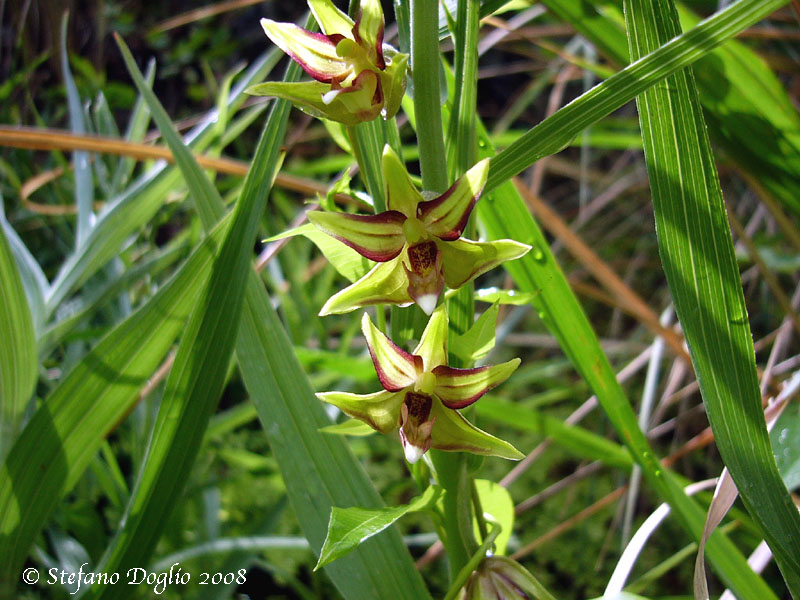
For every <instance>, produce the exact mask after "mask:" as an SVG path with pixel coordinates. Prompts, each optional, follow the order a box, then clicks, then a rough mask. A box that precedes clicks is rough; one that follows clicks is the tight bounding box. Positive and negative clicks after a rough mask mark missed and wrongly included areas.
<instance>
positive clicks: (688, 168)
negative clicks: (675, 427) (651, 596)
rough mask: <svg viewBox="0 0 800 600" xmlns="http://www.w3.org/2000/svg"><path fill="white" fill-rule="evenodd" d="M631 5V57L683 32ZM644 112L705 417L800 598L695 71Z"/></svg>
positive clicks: (645, 100) (660, 229)
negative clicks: (703, 402) (703, 403)
mask: <svg viewBox="0 0 800 600" xmlns="http://www.w3.org/2000/svg"><path fill="white" fill-rule="evenodd" d="M625 8H626V11H625V14H626V19H627V22H628V29H629V32H630V33H629V41H630V47H631V55H632V56H633V57H638V56H643V55H645V54H647V53H648V52H652V51H653V50H655V48H657V47H658V46H659V45H660V44H662V43H664V42H666V41H667V40H670V39H672V38H673V37H674V36H675V35H677V34H678V33H679V32H680V24H679V22H678V14H677V11H676V10H675V7H674V5H672V4H671V3H667V4H664V3H661V4H658V5H656V4H653V3H650V2H643V1H642V0H626V2H625ZM638 106H639V118H640V121H641V128H642V137H643V139H644V148H645V158H646V159H647V167H648V173H649V176H650V186H651V190H652V198H653V207H654V211H655V218H656V231H657V233H658V243H659V251H660V254H661V259H662V263H663V266H664V272H665V274H666V277H667V282H668V283H669V287H670V291H671V292H672V297H673V300H674V302H675V307H676V311H677V313H678V317H679V319H680V322H681V325H682V327H683V330H684V333H685V335H686V339H687V341H688V343H689V349H690V352H691V355H692V363H693V364H694V366H695V370H696V372H697V379H698V381H699V383H700V390H701V392H702V394H703V400H704V401H705V404H706V409H707V413H708V420H709V422H710V423H711V426H712V429H713V431H714V434H715V439H716V443H717V447H718V448H719V451H720V454H721V456H722V458H723V461H724V462H725V464H726V466H727V467H728V469H729V471H730V473H731V475H732V476H733V479H734V481H735V482H736V485H737V487H738V488H739V491H740V493H741V496H742V500H743V502H744V504H745V506H746V507H747V509H748V511H749V512H750V514H751V516H752V517H753V519H754V520H755V521H756V523H757V524H758V525H759V527H760V529H761V531H762V533H763V534H764V536H765V538H766V539H767V541H768V543H769V545H770V548H771V549H772V551H773V554H774V556H775V559H776V561H777V563H778V565H779V566H780V568H781V571H782V572H783V575H784V577H785V579H786V582H787V584H788V586H789V589H790V591H791V592H792V594H793V595H794V596H795V597H800V557H798V554H797V544H796V540H797V539H800V516H799V515H798V513H797V509H796V507H795V506H794V503H793V502H792V500H791V498H790V497H789V493H788V491H787V490H786V487H785V486H784V484H783V481H782V479H781V476H780V473H779V472H778V468H777V465H776V464H775V459H774V457H773V454H772V447H771V445H770V441H769V435H768V433H767V428H766V424H765V421H764V416H763V411H762V408H761V393H760V391H759V386H758V375H757V373H756V364H755V352H754V350H753V339H752V335H751V333H750V329H749V327H748V324H749V323H748V319H747V308H746V306H745V301H744V294H743V292H742V283H741V279H740V277H739V269H738V266H737V263H736V257H735V255H734V250H733V241H732V239H731V234H730V229H729V228H728V222H727V219H726V213H725V205H724V203H723V200H722V191H721V188H720V184H719V179H718V177H717V171H716V167H715V165H714V159H713V155H712V153H711V145H710V143H709V140H708V136H707V134H706V130H705V123H704V121H703V114H702V111H701V107H700V102H699V99H698V97H697V89H696V87H695V84H694V79H693V77H692V73H691V71H682V72H680V73H676V74H675V75H673V76H671V77H670V78H668V79H666V80H665V81H663V82H661V83H658V84H656V85H655V86H653V87H652V88H650V89H649V90H647V91H646V92H645V93H643V94H642V95H641V96H640V97H639V99H638ZM731 585H733V584H732V583H731ZM734 589H735V591H736V592H737V594H738V595H739V597H742V598H744V597H747V595H746V594H745V592H744V590H736V588H734ZM750 597H752V598H757V596H750Z"/></svg>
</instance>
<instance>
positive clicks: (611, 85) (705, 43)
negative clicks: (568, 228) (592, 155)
mask: <svg viewBox="0 0 800 600" xmlns="http://www.w3.org/2000/svg"><path fill="white" fill-rule="evenodd" d="M786 3H787V0H740V1H739V2H735V3H733V4H731V5H730V6H729V7H728V8H726V9H725V10H722V11H720V12H718V13H717V14H715V15H714V16H712V17H710V18H709V19H706V20H705V21H703V22H702V23H700V24H699V25H698V26H697V27H695V28H694V29H691V30H690V31H688V32H686V33H684V34H682V35H680V36H678V37H676V38H675V39H673V40H671V41H670V42H669V43H666V44H664V45H663V46H661V47H659V48H658V50H655V51H654V52H652V53H651V54H648V55H647V56H644V57H643V58H641V59H639V60H637V61H636V62H634V63H632V64H631V65H629V66H628V67H626V68H625V69H623V70H622V71H620V72H618V73H615V74H614V75H612V76H611V77H609V78H608V79H606V80H605V81H604V82H603V83H601V84H599V85H597V86H595V87H594V88H592V89H591V90H589V91H588V92H586V93H585V94H583V95H582V96H581V97H579V98H577V99H576V100H574V101H573V102H571V103H570V104H568V105H567V106H565V107H564V108H562V109H561V110H559V111H558V112H556V113H555V114H554V115H553V116H551V117H550V118H548V119H545V120H544V121H542V122H541V123H540V124H539V125H537V126H536V127H534V128H533V129H531V130H529V131H528V132H527V133H525V134H524V135H522V136H521V137H520V138H519V139H518V140H517V141H516V142H514V143H513V144H511V145H510V146H509V147H508V148H506V149H505V150H503V151H502V152H500V154H498V155H497V156H496V157H495V158H493V159H492V168H491V171H489V179H488V181H487V182H486V188H485V190H484V193H486V192H488V191H491V190H492V189H494V188H495V187H497V186H498V185H500V184H501V183H502V182H503V181H505V180H507V179H508V178H509V177H511V176H513V175H515V174H517V173H519V172H520V171H522V170H523V169H525V168H527V167H529V166H530V165H532V164H533V163H534V162H536V161H537V160H539V159H540V158H542V157H544V156H548V155H550V154H553V153H555V152H558V151H559V150H561V149H562V148H564V146H566V145H567V144H568V143H569V142H570V141H571V140H572V138H574V137H575V136H576V135H577V134H578V133H580V132H581V131H582V130H583V129H585V128H586V127H588V126H589V125H591V124H592V123H594V122H596V121H598V120H600V119H601V118H603V117H605V116H607V115H608V114H610V113H611V112H612V111H614V110H616V109H617V108H619V107H620V106H622V105H623V104H625V103H626V102H629V101H630V100H633V99H634V98H635V97H636V96H637V95H639V94H641V93H642V92H643V91H644V90H646V89H647V88H649V87H650V86H652V85H653V84H654V83H656V82H658V81H661V80H662V79H664V78H665V77H667V76H668V75H671V74H673V73H675V72H677V71H678V70H680V69H682V68H684V67H686V66H688V65H690V64H692V63H693V62H694V61H696V60H697V59H699V58H701V57H702V56H704V55H705V54H706V53H707V52H708V51H709V50H710V49H712V48H714V47H715V46H717V45H718V44H720V43H721V42H723V41H724V40H726V39H728V38H730V37H732V36H734V35H736V34H737V33H739V32H740V31H742V30H743V29H744V28H746V27H748V26H749V25H752V24H753V23H755V22H757V21H759V20H760V19H762V18H764V17H765V16H767V15H768V14H770V13H771V12H773V11H774V10H776V9H778V8H780V7H781V6H783V5H784V4H786Z"/></svg>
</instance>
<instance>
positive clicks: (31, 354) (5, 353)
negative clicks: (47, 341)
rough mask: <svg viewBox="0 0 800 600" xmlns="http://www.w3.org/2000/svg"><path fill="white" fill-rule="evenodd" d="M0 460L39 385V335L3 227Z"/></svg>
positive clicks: (0, 237) (0, 233)
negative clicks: (37, 339)
mask: <svg viewBox="0 0 800 600" xmlns="http://www.w3.org/2000/svg"><path fill="white" fill-rule="evenodd" d="M0 340H2V342H0V460H2V459H3V457H5V455H6V452H7V451H8V449H9V448H10V447H11V444H12V442H13V441H14V438H15V437H16V434H17V431H18V427H19V424H20V419H21V418H22V415H23V413H24V411H25V407H26V406H27V405H28V401H29V400H30V398H31V394H32V393H33V388H34V385H36V375H37V358H36V335H35V333H34V330H33V318H32V317H31V311H30V309H29V308H28V299H27V297H26V296H25V287H24V286H23V285H22V278H21V277H20V274H19V271H18V269H17V261H16V260H15V259H14V254H13V252H12V250H11V245H10V244H9V243H8V240H7V239H6V234H5V231H4V228H3V227H0Z"/></svg>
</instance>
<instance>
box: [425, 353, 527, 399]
mask: <svg viewBox="0 0 800 600" xmlns="http://www.w3.org/2000/svg"><path fill="white" fill-rule="evenodd" d="M519 363H520V359H518V358H515V359H513V360H510V361H508V362H505V363H502V364H499V365H491V366H484V367H475V368H474V369H456V368H453V367H448V366H445V365H440V366H438V367H436V368H435V369H433V374H434V375H436V388H434V390H433V393H434V394H436V396H438V397H439V400H441V401H442V404H444V405H445V406H446V407H447V408H464V407H466V406H469V405H470V404H472V403H473V402H475V401H476V400H477V399H478V398H480V397H481V396H483V395H484V394H485V393H486V392H488V391H489V390H491V389H492V388H494V387H496V386H498V385H500V384H501V383H503V382H504V381H505V380H506V379H508V378H509V377H510V376H511V374H512V373H513V372H514V371H515V370H516V369H517V367H518V366H519Z"/></svg>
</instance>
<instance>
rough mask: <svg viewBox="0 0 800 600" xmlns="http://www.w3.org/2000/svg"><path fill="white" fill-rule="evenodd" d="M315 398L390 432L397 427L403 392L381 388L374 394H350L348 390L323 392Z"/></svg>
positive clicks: (381, 430) (383, 431)
mask: <svg viewBox="0 0 800 600" xmlns="http://www.w3.org/2000/svg"><path fill="white" fill-rule="evenodd" d="M317 398H319V399H320V400H322V401H323V402H327V403H328V404H333V405H334V406H336V407H337V408H339V409H340V410H341V411H342V412H343V413H345V414H347V415H349V416H351V417H353V418H354V419H358V420H359V421H364V423H366V424H367V425H369V426H370V427H372V428H373V429H375V430H376V431H380V432H381V433H390V432H392V431H394V430H395V429H397V423H398V421H399V419H400V405H401V404H403V400H404V399H405V393H403V392H387V391H384V390H381V391H380V392H376V393H374V394H366V395H362V394H350V393H348V392H323V393H320V394H317Z"/></svg>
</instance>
